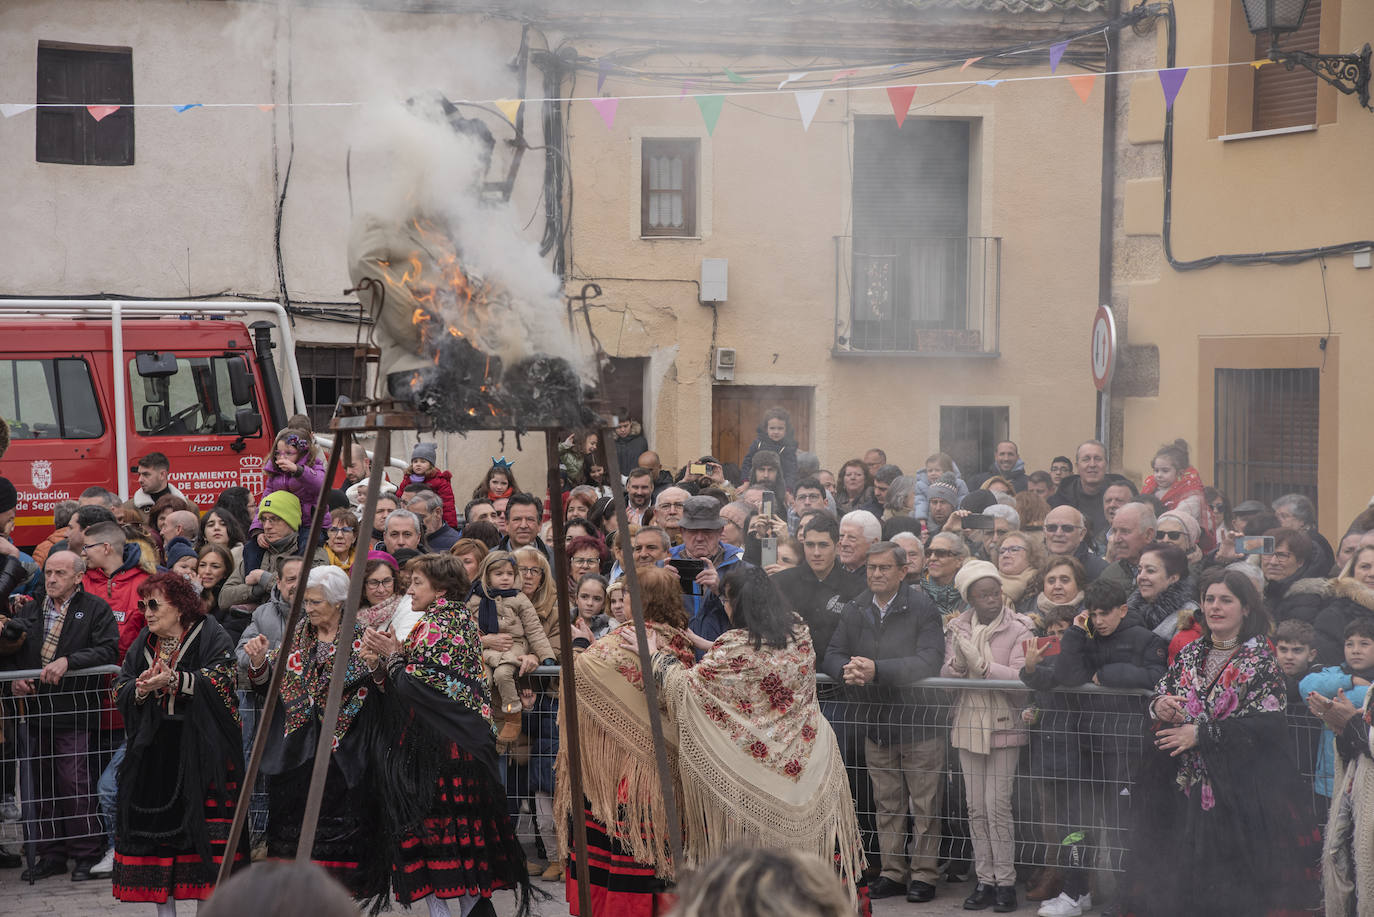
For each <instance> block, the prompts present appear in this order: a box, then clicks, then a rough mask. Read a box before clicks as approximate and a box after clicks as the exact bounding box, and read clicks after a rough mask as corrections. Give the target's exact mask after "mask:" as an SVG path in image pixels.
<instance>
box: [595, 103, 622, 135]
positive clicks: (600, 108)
mask: <svg viewBox="0 0 1374 917" xmlns="http://www.w3.org/2000/svg"><path fill="white" fill-rule="evenodd" d="M592 105H594V106H595V107H596V111H597V113H598V114H599V115H601V120H602V121H605V122H606V130H610V129H611V127H612V126H613V125H614V124H615V110H616V109H617V108H619V107H620V100H619V99H592Z"/></svg>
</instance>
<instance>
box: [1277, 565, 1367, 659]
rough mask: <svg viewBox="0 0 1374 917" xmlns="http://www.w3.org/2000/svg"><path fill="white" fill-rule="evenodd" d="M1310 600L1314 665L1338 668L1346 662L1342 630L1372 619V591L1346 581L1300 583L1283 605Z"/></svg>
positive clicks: (1360, 584) (1323, 580) (1306, 580)
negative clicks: (1314, 606)
mask: <svg viewBox="0 0 1374 917" xmlns="http://www.w3.org/2000/svg"><path fill="white" fill-rule="evenodd" d="M1309 600H1311V601H1315V602H1316V604H1317V612H1316V614H1315V615H1313V616H1312V617H1311V618H1309V619H1308V620H1310V621H1311V622H1312V627H1313V628H1315V629H1316V631H1317V645H1316V650H1317V662H1319V663H1320V664H1322V665H1324V666H1329V665H1340V664H1341V663H1343V662H1344V661H1345V629H1346V628H1347V627H1349V626H1350V622H1352V621H1354V620H1355V619H1356V618H1374V589H1370V588H1369V587H1368V586H1366V585H1364V584H1363V583H1361V582H1360V581H1359V580H1355V579H1349V578H1346V577H1337V578H1335V579H1303V580H1298V581H1297V582H1296V583H1294V584H1293V586H1292V588H1291V589H1289V590H1288V594H1287V595H1286V596H1284V605H1285V606H1290V603H1292V604H1293V605H1296V604H1298V603H1303V604H1306V603H1307V602H1308V601H1309ZM1290 607H1291V606H1290Z"/></svg>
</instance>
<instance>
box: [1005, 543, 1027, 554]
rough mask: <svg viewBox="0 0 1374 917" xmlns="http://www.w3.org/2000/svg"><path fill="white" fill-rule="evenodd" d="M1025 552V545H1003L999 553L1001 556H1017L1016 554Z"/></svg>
mask: <svg viewBox="0 0 1374 917" xmlns="http://www.w3.org/2000/svg"><path fill="white" fill-rule="evenodd" d="M1024 550H1026V546H1025V545H1023V544H1006V545H1002V547H1001V548H999V549H998V553H999V554H1016V553H1018V552H1020V551H1024Z"/></svg>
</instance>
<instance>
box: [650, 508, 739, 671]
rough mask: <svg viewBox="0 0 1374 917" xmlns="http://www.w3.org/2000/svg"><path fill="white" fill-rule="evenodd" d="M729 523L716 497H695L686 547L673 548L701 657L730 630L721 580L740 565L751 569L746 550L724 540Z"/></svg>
mask: <svg viewBox="0 0 1374 917" xmlns="http://www.w3.org/2000/svg"><path fill="white" fill-rule="evenodd" d="M723 528H725V520H724V519H722V518H721V517H720V504H719V503H718V502H717V501H716V499H715V498H714V497H705V496H698V497H691V498H689V499H688V500H687V501H686V503H685V504H684V505H683V507H682V544H680V545H678V546H677V547H675V548H673V550H672V552H671V555H670V556H669V558H668V563H669V565H671V566H672V567H673V568H674V569H676V570H677V574H678V580H679V581H680V583H681V585H682V603H683V605H684V606H685V607H686V608H687V614H688V616H689V617H690V625H689V626H690V630H691V635H692V637H693V644H694V645H695V646H696V649H697V653H698V656H699V655H700V654H701V653H702V652H704V651H706V650H707V649H709V648H710V647H711V644H712V643H714V642H715V640H716V638H717V637H719V636H720V635H721V634H723V633H725V632H726V631H727V630H729V629H730V618H729V616H728V615H726V613H725V605H724V603H722V602H721V600H720V581H721V579H722V578H723V577H724V576H725V574H726V573H728V572H729V571H730V570H733V569H735V568H736V567H737V566H741V565H743V566H748V564H747V563H746V562H745V560H744V550H743V549H742V548H741V547H740V546H738V545H733V544H728V543H726V542H724V541H721V539H720V533H721V529H723Z"/></svg>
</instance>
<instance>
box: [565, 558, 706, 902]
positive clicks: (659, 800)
mask: <svg viewBox="0 0 1374 917" xmlns="http://www.w3.org/2000/svg"><path fill="white" fill-rule="evenodd" d="M636 573H637V575H638V578H639V588H640V596H641V598H642V599H643V602H644V608H643V613H644V626H645V627H646V628H647V629H648V630H649V631H650V632H651V633H652V634H653V635H654V639H655V640H656V642H657V645H658V647H659V651H660V652H661V653H671V654H673V655H674V656H676V657H677V658H678V659H679V660H680V661H681V662H682V664H683V665H688V666H690V665H691V664H692V663H693V662H694V661H695V660H696V656H695V655H694V654H693V652H692V645H691V643H690V642H689V641H688V638H687V634H686V630H687V611H686V608H685V607H684V606H683V604H682V592H681V587H680V585H679V583H678V578H677V576H676V574H675V573H673V572H672V571H671V570H664V569H663V568H661V567H648V566H644V567H638V568H637V569H636ZM632 632H633V631H632V628H630V627H629V626H626V627H625V628H622V629H621V630H619V631H617V632H616V633H613V634H608V635H606V637H604V638H602V639H601V640H598V641H596V642H595V643H593V644H592V645H591V646H590V647H588V648H587V649H586V651H585V652H583V653H581V654H580V655H579V656H578V657H577V663H576V666H575V669H574V671H575V678H576V683H577V711H578V730H579V737H580V739H581V743H582V762H583V767H582V789H583V793H584V795H585V797H586V798H585V799H584V800H582V804H581V805H580V806H579V807H578V811H574V810H573V800H572V798H571V792H570V791H571V787H570V783H569V776H568V757H567V751H566V749H565V748H562V747H560V748H559V750H558V762H557V778H556V781H555V783H556V786H555V792H554V818H555V820H556V822H557V825H558V832H559V842H560V844H561V846H562V848H563V850H564V851H566V852H567V854H568V863H567V869H566V870H565V883H566V889H567V898H568V905H569V907H570V909H571V913H572V914H574V915H577V914H578V913H579V911H578V885H577V883H578V865H577V862H576V859H575V858H574V855H573V852H572V850H571V847H570V841H569V836H570V832H571V830H572V819H573V818H582V819H584V820H585V822H586V825H587V857H588V860H589V866H590V868H589V869H588V871H587V872H588V877H587V881H588V883H589V884H590V885H591V902H592V913H591V914H583V915H580V917H654V915H659V914H666V913H667V912H668V910H669V908H671V907H672V905H673V903H674V896H673V895H671V894H666V893H665V892H666V891H667V889H668V888H669V887H670V886H671V885H672V883H673V880H674V876H675V873H674V866H675V864H674V863H673V861H672V854H671V852H670V850H669V842H668V837H669V833H670V832H669V827H668V821H667V818H668V816H667V807H666V806H665V805H664V800H663V794H662V793H661V791H660V789H659V780H658V769H657V766H656V764H655V761H654V743H653V739H652V733H651V730H650V726H649V708H648V705H647V704H646V703H645V700H644V676H643V674H642V673H641V672H640V668H639V656H638V655H637V653H636V651H635V650H634V649H631V648H630V647H629V646H628V645H627V644H626V643H625V642H624V639H623V635H624V634H626V633H632ZM562 717H563V713H562V711H560V712H559V734H560V735H565V734H566V731H565V727H564V723H563V719H562ZM665 733H667V734H665V736H664V738H665V740H666V741H667V744H668V760H669V761H670V762H674V763H675V762H676V761H677V740H676V737H675V736H674V735H672V734H671V733H669V731H668V730H667V727H666V724H665ZM673 779H674V783H675V784H676V782H677V774H676V772H674V774H673ZM674 793H675V795H677V797H678V811H682V808H681V807H682V802H681V793H680V790H679V789H678V788H677V787H676V786H675V787H674Z"/></svg>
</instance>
